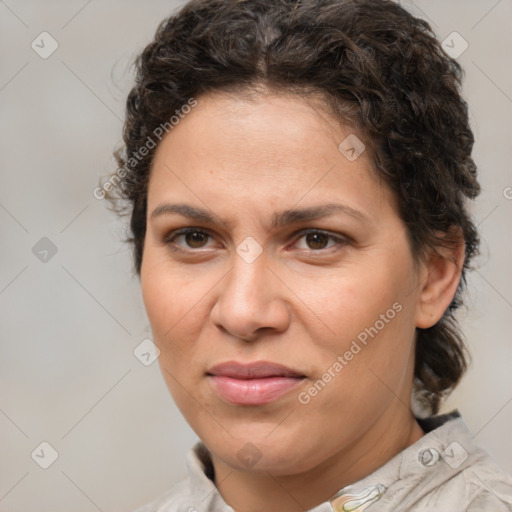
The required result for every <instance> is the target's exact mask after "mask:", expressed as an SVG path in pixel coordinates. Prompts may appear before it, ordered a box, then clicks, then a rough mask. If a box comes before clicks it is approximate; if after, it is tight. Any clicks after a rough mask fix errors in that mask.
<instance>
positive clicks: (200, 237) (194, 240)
mask: <svg viewBox="0 0 512 512" xmlns="http://www.w3.org/2000/svg"><path fill="white" fill-rule="evenodd" d="M184 236H185V241H186V242H187V244H188V245H189V246H190V247H192V248H194V249H198V248H200V247H203V245H204V244H205V242H207V241H208V236H209V235H207V234H206V233H204V232H203V231H190V232H189V233H185V235H184Z"/></svg>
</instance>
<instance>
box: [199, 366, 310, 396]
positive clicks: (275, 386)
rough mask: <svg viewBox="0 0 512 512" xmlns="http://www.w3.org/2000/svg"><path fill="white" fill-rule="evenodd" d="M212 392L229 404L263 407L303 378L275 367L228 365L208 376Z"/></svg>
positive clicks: (292, 371)
mask: <svg viewBox="0 0 512 512" xmlns="http://www.w3.org/2000/svg"><path fill="white" fill-rule="evenodd" d="M207 378H208V380H209V381H210V383H211V385H212V387H213V390H214V391H215V392H216V393H217V394H218V395H219V396H220V398H222V399H223V400H225V401H227V402H228V403H230V404H234V405H264V404H267V403H270V402H274V401H275V400H277V399H279V398H281V397H282V396H284V395H286V394H287V393H289V392H290V391H291V390H292V389H293V388H294V387H296V386H297V385H298V384H299V383H300V382H302V380H303V379H304V378H305V375H303V374H301V373H300V372H297V371H295V370H293V369H291V368H288V367H286V366H283V365H281V364H277V363H271V362H267V361H257V362H254V363H249V364H242V363H238V362H236V361H228V362H226V363H222V364H219V365H216V366H214V367H213V368H211V369H210V370H209V371H208V372H207Z"/></svg>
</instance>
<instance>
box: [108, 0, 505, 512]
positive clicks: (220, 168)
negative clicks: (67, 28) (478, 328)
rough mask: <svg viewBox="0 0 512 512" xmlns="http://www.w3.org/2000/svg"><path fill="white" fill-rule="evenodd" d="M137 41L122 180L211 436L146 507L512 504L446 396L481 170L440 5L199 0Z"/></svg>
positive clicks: (161, 334) (170, 338)
mask: <svg viewBox="0 0 512 512" xmlns="http://www.w3.org/2000/svg"><path fill="white" fill-rule="evenodd" d="M137 64H138V74H137V80H136V85H135V86H134V88H133V89H132V91H131V93H130V95H129V98H128V101H127V119H126V124H125V130H124V141H125V146H126V147H125V151H123V152H120V153H118V154H117V158H118V162H119V164H120V169H119V170H118V173H117V174H118V176H120V177H121V178H122V180H121V183H120V189H119V190H120V192H121V194H120V198H119V197H118V198H117V199H121V200H124V201H125V202H127V206H128V207H129V212H130V215H131V224H130V226H131V231H132V237H131V241H132V243H133V249H134V262H135V270H136V272H137V273H138V274H139V275H140V278H141V286H142V293H143V298H144V303H145V307H146V310H147V313H148V317H149V320H150V323H151V327H152V332H153V336H154V341H155V344H156V346H157V347H158V349H159V351H160V357H159V362H160V366H161V370H162V373H163V375H164V378H165V380H166V382H167V385H168V387H169V390H170V392H171V394H172V396H173V398H174V400H175V401H176V403H177V405H178V407H179V408H180V410H181V411H182V413H183V415H184V417H185V418H186V420H187V421H188V423H189V424H190V425H191V427H192V428H193V429H194V431H195V432H196V433H197V435H198V436H199V438H200V439H201V442H200V443H198V444H197V445H196V446H195V447H194V448H193V449H192V450H191V452H190V454H189V458H188V470H189V476H188V478H187V480H185V481H183V482H181V483H180V484H178V485H176V486H175V487H173V488H172V489H171V490H170V491H169V492H168V493H166V494H165V495H164V496H162V497H160V498H158V499H157V500H156V501H155V502H154V503H152V504H150V505H148V506H146V507H144V508H142V509H140V510H141V511H157V510H158V511H169V512H170V511H172V512H174V511H191V512H192V511H194V510H197V511H199V512H203V511H215V512H225V511H232V510H235V511H236V512H256V511H260V510H265V511H268V512H274V511H275V512H287V511H290V512H291V511H303V510H314V511H315V512H324V511H325V512H327V511H333V510H334V511H360V510H366V509H370V510H379V511H387V510H389V511H391V510H401V511H407V510H414V511H423V510H425V511H426V510H432V509H436V510H450V511H454V510H457V511H459V510H474V511H476V510H478V511H480V510H493V511H502V510H503V511H505V510H510V507H511V505H512V480H511V478H510V477H509V476H508V475H507V474H505V473H504V472H503V471H501V470H500V469H499V468H498V467H497V466H496V465H495V464H494V462H493V461H492V460H491V459H490V458H489V456H488V455H487V454H486V453H485V452H483V451H482V450H481V449H480V448H478V447H477V446H475V444H474V443H473V441H472V435H471V433H470V432H469V431H468V429H467V427H466V426H465V424H464V423H463V420H462V419H461V418H460V416H459V414H458V413H457V412H454V413H452V414H449V415H442V416H435V415H436V414H437V413H438V411H439V405H440V402H441V400H442V398H444V397H445V396H446V395H447V393H449V392H450V391H451V390H452V389H453V387H454V386H455V385H456V384H457V382H458V381H459V379H460V378H461V376H462V374H463V373H464V370H465V368H466V354H465V349H464V344H463V340H462V334H461V333H460V331H459V328H458V327H457V325H456V323H455V321H454V317H453V314H454V311H455V310H456V308H457V307H459V306H460V304H461V296H462V292H463V287H464V284H465V275H466V272H467V270H468V269H469V265H470V262H471V259H472V258H473V256H474V255H475V254H476V253H477V250H478V235H477V232H476V228H475V226H474V224H473V223H472V221H471V218H470V216H469V215H468V212H467V208H466V201H467V200H468V199H473V198H475V197H476V196H477V194H478V192H479V185H478V183H477V180H476V167H475V164H474V162H473V160H472V158H471V149H472V145H473V135H472V132H471V130H470V128H469V125H468V115H467V107H466V103H465V102H464V100H463V99H462V98H461V96H460V79H461V69H460V66H459V65H458V64H457V62H456V61H454V60H453V59H451V58H449V57H448V56H447V55H446V54H445V53H444V52H443V50H442V48H441V46H440V44H439V43H438V42H437V41H436V39H435V37H434V35H433V33H432V31H431V30H430V28H429V26H428V24H427V23H426V22H424V21H422V20H419V19H416V18H414V17H413V16H411V15H410V14H409V13H407V12H406V11H405V10H404V9H403V8H401V7H400V6H398V5H397V4H395V3H393V2H390V1H387V0H379V1H375V0H372V1H370V0H363V1H356V2H354V1H349V0H322V1H314V2H313V1H297V0H293V1H292V0H279V1H275V2H270V1H268V0H246V1H243V0H242V1H240V0H238V1H237V0H195V1H192V2H190V3H188V4H187V5H186V6H184V7H183V8H182V9H181V11H179V12H178V13H177V14H176V15H174V16H171V17H170V18H169V19H167V20H165V21H164V22H163V23H162V24H161V25H160V27H159V29H158V31H157V33H156V36H155V39H154V41H153V42H151V44H149V45H148V46H147V47H146V48H145V49H144V51H143V52H142V54H141V55H140V57H139V58H138V61H137ZM112 199H113V200H114V201H116V198H114V197H113V198H112ZM411 397H412V399H411Z"/></svg>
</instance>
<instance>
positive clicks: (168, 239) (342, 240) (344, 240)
mask: <svg viewBox="0 0 512 512" xmlns="http://www.w3.org/2000/svg"><path fill="white" fill-rule="evenodd" d="M191 232H199V233H204V234H206V235H208V236H209V237H210V238H215V237H214V235H213V234H212V232H211V231H210V230H209V229H207V228H201V227H195V226H189V227H185V228H178V229H175V230H172V231H170V232H169V233H167V234H166V235H165V236H164V237H163V239H162V243H163V244H164V245H167V246H168V247H169V248H170V249H172V250H175V251H184V252H200V251H201V250H202V249H208V248H209V247H200V248H197V249H194V248H191V249H183V248H181V247H180V246H176V245H174V246H173V242H172V241H173V240H174V239H176V238H177V237H178V236H182V235H186V234H188V233H191ZM310 233H320V234H323V235H326V236H327V237H328V238H329V239H330V240H333V241H335V242H336V245H334V246H331V247H327V248H324V249H317V250H315V249H302V250H303V251H306V252H308V253H313V254H321V253H325V252H328V251H329V250H330V249H333V248H336V246H340V245H341V246H345V245H347V244H349V243H350V242H351V238H350V237H349V236H346V235H342V234H340V233H332V232H331V231H328V230H325V229H320V228H312V227H310V228H304V229H301V230H299V231H297V232H296V233H294V234H293V239H294V241H293V242H292V244H291V245H295V244H296V243H297V241H298V240H300V239H301V238H302V237H304V236H306V235H308V234H310ZM288 247H289V246H288Z"/></svg>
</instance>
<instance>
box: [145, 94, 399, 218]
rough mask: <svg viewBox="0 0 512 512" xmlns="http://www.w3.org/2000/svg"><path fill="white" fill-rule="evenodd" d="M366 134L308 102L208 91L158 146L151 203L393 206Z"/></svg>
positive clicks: (269, 96)
mask: <svg viewBox="0 0 512 512" xmlns="http://www.w3.org/2000/svg"><path fill="white" fill-rule="evenodd" d="M361 139H362V137H361V135H360V134H359V133H356V132H355V130H353V129H351V128H349V127H348V126H347V127H343V125H342V124H341V123H340V122H338V121H337V120H335V119H334V118H332V117H331V116H329V115H328V114H327V112H326V111H325V109H324V108H322V107H321V106H320V105H319V104H318V102H315V101H312V100H309V99H303V98H299V97H297V96H282V95H258V96H251V97H250V98H249V97H244V96H240V95H233V94H226V93H219V94H217V93H216V94H209V95H204V96H201V97H199V98H198V99H197V106H195V107H194V108H193V109H192V111H191V112H190V113H189V114H187V115H184V116H183V117H182V119H180V121H179V123H178V124H177V125H175V126H174V127H173V129H172V130H171V131H170V132H169V133H168V134H167V135H166V136H165V137H164V138H163V140H162V141H161V143H160V144H159V146H158V148H157V150H156V153H155V156H154V158H153V163H152V168H151V176H150V182H149V193H148V202H149V204H150V206H151V205H153V207H154V206H156V203H157V202H158V201H161V200H163V199H165V198H168V197H169V196H173V197H174V198H175V199H178V198H182V197H183V196H184V195H185V196H187V197H189V198H193V199H194V201H195V202H196V203H197V202H198V200H199V201H201V198H202V199H203V200H204V201H205V202H207V200H214V201H217V202H219V201H224V203H223V206H225V207H229V206H231V207H235V206H238V207H239V206H241V205H244V204H245V205H246V206H249V205H250V204H259V205H260V208H264V207H265V206H266V205H269V204H279V205H281V206H288V205H293V204H296V203H297V202H299V201H300V202H301V203H302V204H303V205H306V204H307V203H308V202H314V203H315V204H317V203H318V200H319V199H322V200H324V201H328V202H339V200H340V199H344V202H345V203H347V204H348V206H352V207H353V208H355V209H364V208H363V206H365V207H367V208H370V209H372V208H376V207H377V206H378V204H381V203H382V202H383V201H384V202H387V203H391V202H393V198H392V194H390V190H389V189H388V187H387V186H386V185H385V184H384V183H383V182H382V180H381V179H379V177H378V175H377V174H376V173H375V172H374V170H373V168H372V161H371V158H370V156H369V154H368V153H369V152H368V151H366V149H365V146H364V144H363V142H362V140H361ZM347 150H348V151H347ZM359 153H360V154H359ZM226 201H228V202H226ZM357 206H359V208H357Z"/></svg>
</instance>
